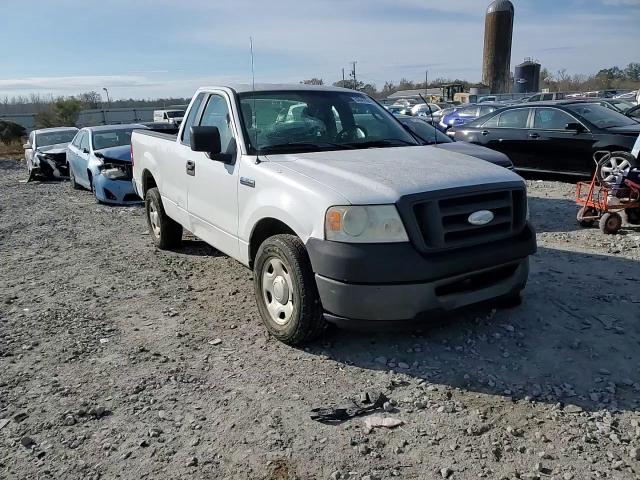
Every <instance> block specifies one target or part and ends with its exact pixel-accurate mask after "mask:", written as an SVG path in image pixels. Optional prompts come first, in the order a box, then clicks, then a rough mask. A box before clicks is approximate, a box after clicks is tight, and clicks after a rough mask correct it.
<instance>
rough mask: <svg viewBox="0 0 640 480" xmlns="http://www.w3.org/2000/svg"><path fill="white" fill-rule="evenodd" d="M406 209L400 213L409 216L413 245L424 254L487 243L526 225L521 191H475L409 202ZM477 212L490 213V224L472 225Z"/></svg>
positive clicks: (432, 196)
mask: <svg viewBox="0 0 640 480" xmlns="http://www.w3.org/2000/svg"><path fill="white" fill-rule="evenodd" d="M401 203H402V200H401ZM410 206H411V208H410V209H407V208H405V209H404V211H405V213H408V212H410V214H411V216H412V217H413V218H412V220H414V221H415V226H416V228H415V229H413V232H414V234H415V236H417V237H418V238H417V239H416V238H414V240H417V241H416V242H415V243H417V244H418V246H420V247H422V250H424V251H438V250H449V249H455V248H464V247H469V246H473V245H479V244H484V243H489V242H493V241H497V240H501V239H504V238H507V237H510V236H512V235H515V234H517V233H519V232H520V231H522V229H523V228H524V226H525V222H526V210H527V199H526V193H525V190H524V188H522V187H518V188H507V189H497V190H488V191H487V190H484V191H477V187H476V191H467V192H464V191H453V192H448V193H444V194H443V195H442V196H441V197H438V196H437V195H435V194H433V195H429V198H413V199H411V200H410ZM401 210H403V209H402V208H401ZM480 210H489V211H490V212H492V213H493V216H494V218H493V220H492V221H491V222H489V223H487V224H486V225H472V224H471V223H470V222H469V216H470V215H471V214H473V213H474V212H478V211H480ZM410 230H411V229H410Z"/></svg>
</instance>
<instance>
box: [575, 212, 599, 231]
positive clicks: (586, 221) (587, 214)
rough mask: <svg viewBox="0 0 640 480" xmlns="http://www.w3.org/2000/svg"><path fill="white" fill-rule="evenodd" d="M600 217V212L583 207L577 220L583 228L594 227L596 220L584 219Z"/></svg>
mask: <svg viewBox="0 0 640 480" xmlns="http://www.w3.org/2000/svg"><path fill="white" fill-rule="evenodd" d="M597 215H598V211H597V210H596V209H595V208H591V207H582V208H581V209H580V210H578V214H577V215H576V220H577V221H578V224H580V226H581V227H585V228H587V227H592V226H593V224H594V222H595V219H594V218H586V219H585V218H584V217H596V216H597Z"/></svg>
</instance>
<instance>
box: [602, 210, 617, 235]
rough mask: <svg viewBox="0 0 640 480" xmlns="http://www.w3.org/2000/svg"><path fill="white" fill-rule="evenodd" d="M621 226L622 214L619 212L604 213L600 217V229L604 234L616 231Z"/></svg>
mask: <svg viewBox="0 0 640 480" xmlns="http://www.w3.org/2000/svg"><path fill="white" fill-rule="evenodd" d="M621 227H622V216H621V215H620V214H619V213H609V212H607V213H605V214H604V215H602V218H600V231H601V232H602V233H606V234H609V235H611V234H614V233H618V230H620V228H621Z"/></svg>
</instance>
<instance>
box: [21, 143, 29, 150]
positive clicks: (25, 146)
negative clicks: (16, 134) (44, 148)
mask: <svg viewBox="0 0 640 480" xmlns="http://www.w3.org/2000/svg"><path fill="white" fill-rule="evenodd" d="M22 148H24V149H25V150H29V149H30V148H31V144H30V143H25V144H24V145H22Z"/></svg>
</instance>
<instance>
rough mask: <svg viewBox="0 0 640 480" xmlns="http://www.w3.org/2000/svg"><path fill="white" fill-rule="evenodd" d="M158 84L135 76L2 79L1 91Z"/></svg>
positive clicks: (91, 88)
mask: <svg viewBox="0 0 640 480" xmlns="http://www.w3.org/2000/svg"><path fill="white" fill-rule="evenodd" d="M153 85H157V82H152V81H149V80H148V79H147V78H146V77H143V76H133V75H79V76H69V77H26V78H6V79H0V89H2V90H10V91H18V90H28V91H34V90H35V91H40V92H41V91H63V90H69V91H76V92H77V91H82V90H99V89H102V88H104V87H107V88H109V87H127V88H132V87H149V86H153Z"/></svg>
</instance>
